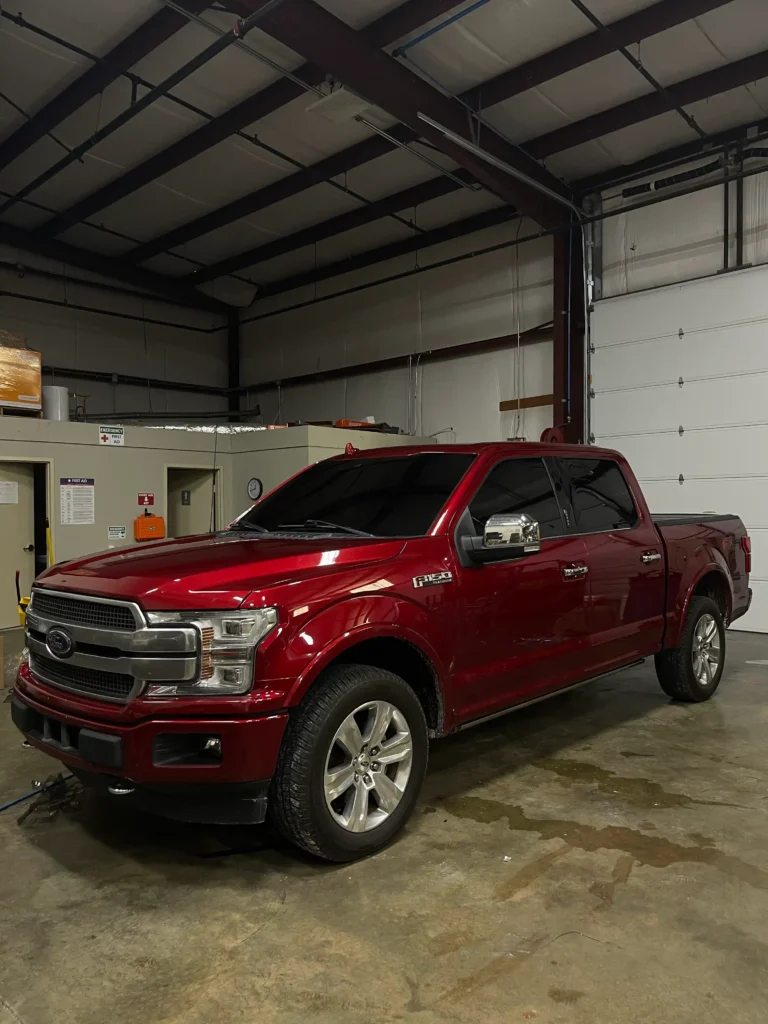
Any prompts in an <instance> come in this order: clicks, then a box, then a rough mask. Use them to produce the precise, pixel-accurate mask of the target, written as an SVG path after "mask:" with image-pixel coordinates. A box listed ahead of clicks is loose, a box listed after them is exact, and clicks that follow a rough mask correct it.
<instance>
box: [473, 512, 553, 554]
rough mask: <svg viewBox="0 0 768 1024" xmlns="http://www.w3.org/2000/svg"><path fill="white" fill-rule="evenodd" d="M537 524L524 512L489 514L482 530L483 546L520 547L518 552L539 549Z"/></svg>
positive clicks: (522, 552)
mask: <svg viewBox="0 0 768 1024" xmlns="http://www.w3.org/2000/svg"><path fill="white" fill-rule="evenodd" d="M540 541H541V536H540V533H539V524H538V523H537V522H536V520H535V519H531V517H530V516H529V515H527V514H526V513H525V512H522V513H519V514H518V513H512V514H509V515H508V514H505V513H503V514H501V515H496V516H491V517H490V518H489V519H488V522H487V523H486V524H485V530H484V531H483V547H484V548H498V547H503V548H522V549H523V550H522V551H521V552H520V554H525V555H530V554H533V553H534V552H536V551H538V550H539V547H540Z"/></svg>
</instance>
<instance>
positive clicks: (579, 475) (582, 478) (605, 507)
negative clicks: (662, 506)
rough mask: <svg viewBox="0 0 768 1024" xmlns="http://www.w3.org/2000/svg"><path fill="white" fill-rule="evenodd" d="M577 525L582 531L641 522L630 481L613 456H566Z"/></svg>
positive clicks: (614, 527) (592, 531)
mask: <svg viewBox="0 0 768 1024" xmlns="http://www.w3.org/2000/svg"><path fill="white" fill-rule="evenodd" d="M563 462H564V466H565V471H566V474H567V478H568V480H569V483H570V489H571V502H572V503H573V510H574V513H575V515H576V526H577V529H578V530H579V532H581V533H601V532H603V531H606V530H621V529H627V528H628V527H632V526H634V525H635V523H636V522H637V509H636V508H635V503H634V501H633V500H632V495H631V493H630V490H629V487H628V486H627V481H626V480H625V479H624V474H623V473H622V472H621V470H620V469H619V467H618V466H617V465H616V463H615V462H612V461H611V460H610V459H564V460H563Z"/></svg>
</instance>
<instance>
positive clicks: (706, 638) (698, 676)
mask: <svg viewBox="0 0 768 1024" xmlns="http://www.w3.org/2000/svg"><path fill="white" fill-rule="evenodd" d="M724 666H725V624H724V622H723V614H722V612H721V611H720V608H719V607H718V606H717V605H716V604H715V602H714V601H713V600H712V598H710V597H694V598H693V599H692V600H691V603H690V607H689V609H688V616H687V618H686V620H685V626H684V627H683V633H682V636H681V638H680V646H679V647H675V648H672V649H670V650H667V651H661V653H659V654H657V655H656V675H657V677H658V680H659V682H660V683H661V688H662V690H663V691H664V692H665V693H666V694H668V695H669V696H670V697H672V698H674V699H675V700H684V701H704V700H709V698H710V697H711V696H712V695H713V694H714V692H715V690H716V689H717V687H718V685H719V683H720V679H721V678H722V675H723V668H724Z"/></svg>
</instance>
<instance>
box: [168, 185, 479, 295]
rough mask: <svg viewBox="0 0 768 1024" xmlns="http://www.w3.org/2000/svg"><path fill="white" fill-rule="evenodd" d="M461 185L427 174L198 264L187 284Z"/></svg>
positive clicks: (268, 257)
mask: <svg viewBox="0 0 768 1024" xmlns="http://www.w3.org/2000/svg"><path fill="white" fill-rule="evenodd" d="M465 177H467V179H468V178H469V175H465ZM460 188H461V186H460V185H459V184H457V183H456V182H455V181H452V180H451V179H450V178H446V177H438V178H430V180H429V181H425V182H423V183H422V184H420V185H414V186H413V187H412V188H406V189H402V191H400V192H394V193H393V194H391V195H388V196H384V197H383V198H382V199H376V200H374V201H373V202H371V203H369V204H368V205H367V206H361V207H358V208H357V209H356V210H350V211H349V212H348V213H342V214H339V215H338V216H336V217H331V218H329V219H328V220H324V221H320V223H319V224H313V225H312V226H311V227H308V228H302V229H301V230H300V231H294V232H292V233H291V234H290V235H284V236H283V237H282V238H275V239H274V240H273V241H271V242H266V243H265V244H264V245H257V246H255V247H254V248H252V249H247V250H246V251H245V252H241V253H238V254H237V255H236V256H230V257H229V258H227V259H224V260H220V261H219V262H218V263H214V264H213V265H212V266H210V267H200V269H199V270H196V271H193V273H191V274H190V275H189V276H188V277H187V278H186V280H188V281H189V282H190V284H201V283H202V282H203V281H213V280H215V279H216V278H217V277H223V276H224V275H225V274H232V273H235V271H237V270H242V269H244V268H245V267H252V266H254V265H255V264H257V263H263V262H264V261H265V260H271V259H274V258H275V257H276V256H284V255H285V254H286V253H289V252H295V250H296V249H301V248H302V247H303V246H305V245H313V244H315V243H316V242H321V241H323V239H326V238H331V237H333V236H334V235H340V234H342V233H343V232H344V231H351V230H352V229H353V228H359V227H362V225H363V224H371V223H372V222H373V221H376V220H380V219H381V218H382V217H388V216H389V215H390V214H391V213H398V212H399V211H400V210H408V209H411V208H412V207H416V206H420V205H421V204H422V203H427V202H429V201H430V200H431V199H438V198H439V197H440V196H446V195H450V194H451V193H452V192H457V191H458V190H459V189H460Z"/></svg>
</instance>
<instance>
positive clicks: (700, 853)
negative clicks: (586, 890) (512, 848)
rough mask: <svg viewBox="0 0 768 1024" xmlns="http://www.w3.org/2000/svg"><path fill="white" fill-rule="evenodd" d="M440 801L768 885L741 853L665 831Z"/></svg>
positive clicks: (595, 845)
mask: <svg viewBox="0 0 768 1024" xmlns="http://www.w3.org/2000/svg"><path fill="white" fill-rule="evenodd" d="M443 807H444V808H445V810H446V811H448V812H449V813H450V814H453V815H454V817H457V818H469V819H470V820H472V821H477V822H480V823H482V824H485V825H488V824H493V823H495V822H499V821H504V820H505V819H506V821H507V823H508V827H509V828H510V829H512V830H514V831H519V832H538V834H539V836H540V838H541V839H543V840H548V839H562V840H563V842H565V843H567V844H568V845H569V846H571V847H575V848H577V849H580V850H585V851H587V852H588V853H594V852H595V851H596V850H620V851H621V852H622V853H627V854H629V855H630V856H631V857H632V858H633V859H634V860H636V861H637V862H638V863H639V864H643V865H647V866H649V867H654V868H668V867H671V866H672V865H673V864H708V865H710V866H711V867H713V868H716V869H717V870H718V871H721V872H722V873H723V874H725V875H729V876H731V877H732V878H737V879H738V880H739V881H741V882H745V883H746V884H747V885H750V886H752V887H753V888H754V889H764V890H768V871H763V870H762V869H761V868H758V867H755V865H754V864H749V863H747V861H744V860H741V858H740V857H734V856H731V855H730V854H727V853H723V851H722V850H719V849H717V848H716V847H713V846H700V845H698V844H697V845H695V846H683V845H682V844H681V843H673V842H672V840H670V839H665V838H664V837H663V836H647V835H644V834H643V833H642V832H639V831H638V830H637V829H634V828H627V827H626V826H623V825H606V826H604V827H603V828H597V827H596V826H594V825H585V824H583V823H581V822H578V821H568V820H562V819H558V818H531V817H528V815H527V814H526V813H525V811H524V810H523V809H522V807H518V806H516V805H514V804H505V803H502V802H501V801H500V800H488V799H484V798H482V797H472V796H463V797H450V798H448V799H446V800H444V801H443Z"/></svg>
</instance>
